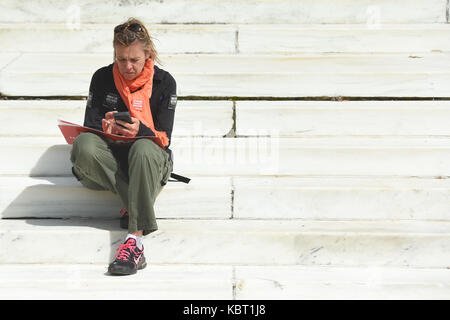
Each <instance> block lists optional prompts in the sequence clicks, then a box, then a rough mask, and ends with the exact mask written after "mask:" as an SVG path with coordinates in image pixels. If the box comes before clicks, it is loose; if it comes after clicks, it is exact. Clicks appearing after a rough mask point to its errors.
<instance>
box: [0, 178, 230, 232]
mask: <svg viewBox="0 0 450 320" xmlns="http://www.w3.org/2000/svg"><path fill="white" fill-rule="evenodd" d="M190 178H191V181H190V182H189V184H184V183H179V182H169V183H168V184H167V185H166V186H165V187H164V189H163V191H162V192H161V193H160V194H159V195H158V198H157V199H156V203H155V212H156V216H157V218H178V219H183V218H213V219H214V218H215V219H227V218H230V217H231V197H232V196H231V181H230V178H228V177H210V178H208V177H198V176H190ZM49 195H51V196H49ZM121 208H122V202H121V201H120V198H119V197H118V195H114V194H113V193H112V192H109V191H93V190H89V189H87V188H84V187H83V186H82V185H81V184H80V183H79V182H78V181H76V179H75V178H74V177H48V178H26V177H0V217H2V218H19V217H38V218H69V217H84V218H105V219H118V218H119V217H120V214H119V211H120V209H121ZM117 223H118V222H117Z"/></svg>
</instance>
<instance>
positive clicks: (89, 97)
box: [86, 91, 94, 108]
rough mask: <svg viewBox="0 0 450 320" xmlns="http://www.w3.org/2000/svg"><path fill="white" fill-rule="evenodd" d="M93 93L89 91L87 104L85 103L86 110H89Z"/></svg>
mask: <svg viewBox="0 0 450 320" xmlns="http://www.w3.org/2000/svg"><path fill="white" fill-rule="evenodd" d="M93 95H94V94H93V93H92V91H89V95H88V98H87V102H86V107H87V108H91V107H92V97H93Z"/></svg>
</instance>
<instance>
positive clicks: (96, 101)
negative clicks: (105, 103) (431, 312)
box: [83, 70, 105, 131]
mask: <svg viewBox="0 0 450 320" xmlns="http://www.w3.org/2000/svg"><path fill="white" fill-rule="evenodd" d="M99 78H100V77H99V71H98V70H97V71H96V72H95V73H94V75H93V76H92V79H91V84H90V86H89V95H88V98H87V101H86V110H85V113H84V124H83V125H84V126H85V127H89V128H92V129H97V130H100V131H103V128H102V119H103V118H104V116H105V115H104V114H101V113H102V107H101V106H102V105H101V104H102V100H101V97H102V92H101V81H100V79H99Z"/></svg>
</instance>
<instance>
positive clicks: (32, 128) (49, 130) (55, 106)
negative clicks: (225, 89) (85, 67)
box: [0, 100, 233, 137]
mask: <svg viewBox="0 0 450 320" xmlns="http://www.w3.org/2000/svg"><path fill="white" fill-rule="evenodd" d="M85 109H86V101H85V100H0V111H1V112H2V113H4V114H5V119H4V120H5V125H4V126H2V128H0V136H40V137H45V136H57V137H59V136H61V130H60V129H59V128H58V126H57V121H58V119H61V120H66V121H69V122H73V123H76V124H79V125H83V123H84V113H85ZM24 123H26V125H24ZM232 127H233V103H232V102H231V101H186V100H181V101H178V102H177V107H176V111H175V122H174V128H173V131H172V136H173V137H183V136H219V137H222V136H224V135H226V134H227V133H228V132H229V131H230V130H231V129H232Z"/></svg>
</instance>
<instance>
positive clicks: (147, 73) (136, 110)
mask: <svg viewBox="0 0 450 320" xmlns="http://www.w3.org/2000/svg"><path fill="white" fill-rule="evenodd" d="M154 65H155V62H154V61H153V60H152V59H147V61H146V62H145V65H144V69H142V72H141V73H140V74H139V75H138V76H137V77H136V79H134V80H126V79H125V78H124V77H123V76H122V74H121V73H120V71H119V67H118V66H117V64H116V63H114V66H113V76H114V84H115V85H116V89H117V91H119V94H120V96H121V97H122V100H123V101H124V102H125V105H126V106H127V108H128V112H129V113H130V116H132V117H134V118H137V119H139V121H141V122H142V123H143V124H145V125H146V126H147V127H148V128H150V129H152V131H153V132H154V133H155V135H156V136H157V137H158V138H159V139H160V140H161V144H159V143H158V144H159V145H160V146H164V147H165V146H167V145H168V144H169V138H167V134H166V133H165V132H164V131H156V130H155V126H154V124H153V117H152V111H151V109H150V97H151V96H152V87H153V74H154V73H155V70H154V69H153V68H154ZM139 88H141V89H140V90H137V89H139ZM136 90H137V91H136ZM133 91H135V92H133Z"/></svg>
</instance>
